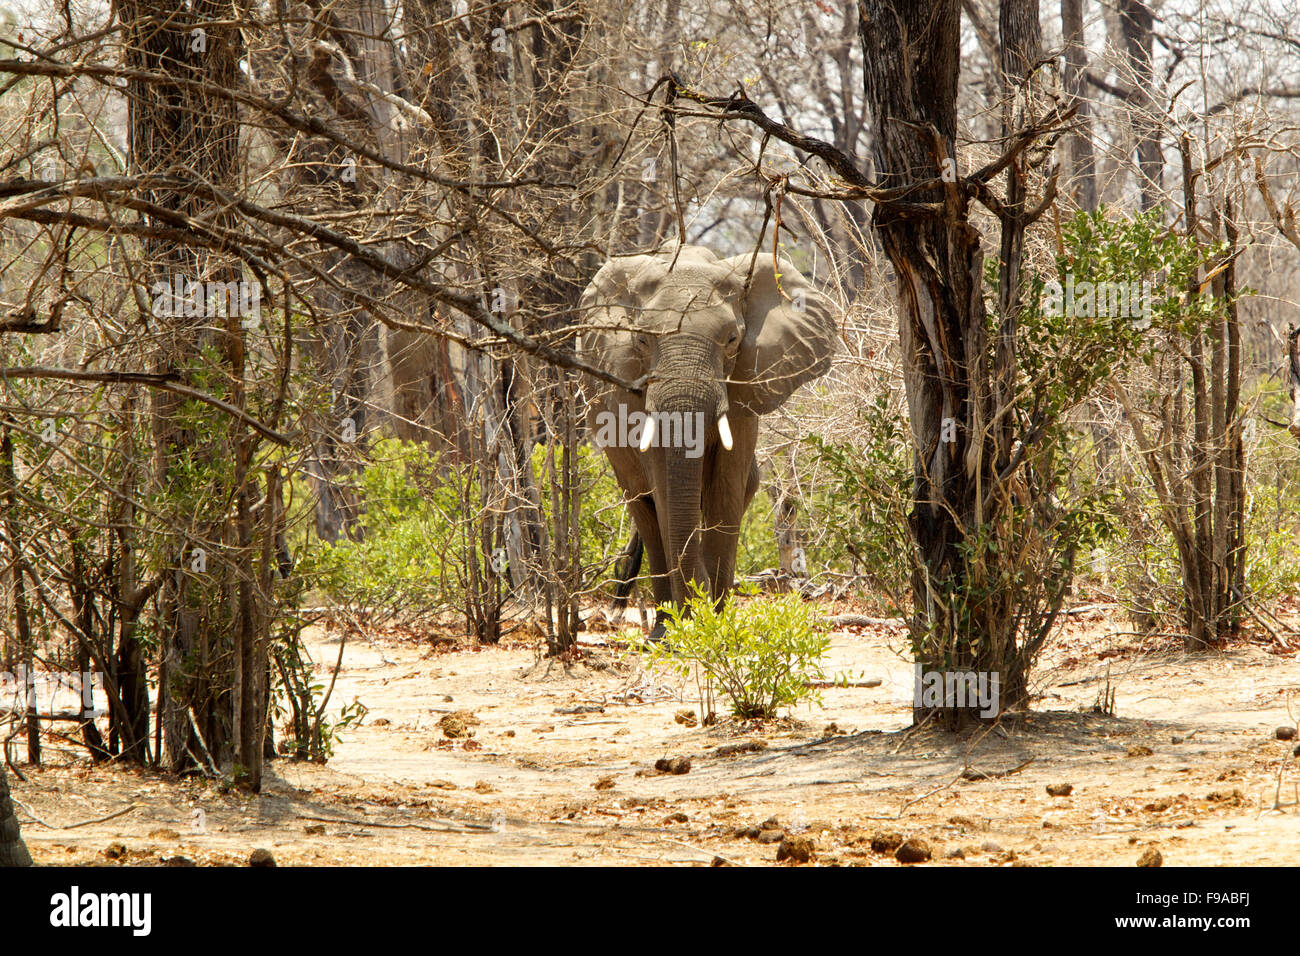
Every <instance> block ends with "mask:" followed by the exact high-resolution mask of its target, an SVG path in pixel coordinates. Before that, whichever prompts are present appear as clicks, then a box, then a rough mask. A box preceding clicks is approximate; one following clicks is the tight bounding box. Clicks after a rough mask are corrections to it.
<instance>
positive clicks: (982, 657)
mask: <svg viewBox="0 0 1300 956" xmlns="http://www.w3.org/2000/svg"><path fill="white" fill-rule="evenodd" d="M859 9H860V11H861V20H860V24H859V31H860V37H861V42H862V48H863V54H864V61H865V78H866V82H865V87H866V95H867V103H868V105H869V106H870V114H871V116H872V119H873V123H874V131H873V132H874V136H873V140H872V142H873V146H874V149H873V158H874V160H875V166H876V170H877V173H878V178H879V180H880V182H881V185H882V186H885V187H899V186H904V185H910V184H913V183H915V182H916V181H918V180H925V179H934V180H938V181H940V185H937V186H934V187H930V188H928V189H913V190H912V191H910V192H909V193H908V195H907V200H906V202H903V203H889V204H881V205H878V206H877V207H876V211H875V214H874V217H873V224H874V226H875V229H876V233H877V235H878V236H879V238H880V240H881V244H882V246H883V247H884V249H885V252H886V254H887V255H888V256H889V259H890V261H891V262H892V263H893V266H894V270H895V273H896V277H897V278H896V281H897V288H898V301H899V336H900V340H901V343H902V351H903V374H904V384H905V389H906V394H907V403H908V413H909V416H910V419H911V427H912V435H913V441H914V455H913V462H914V472H913V473H914V481H913V510H912V512H911V514H910V516H909V522H910V526H911V532H912V537H913V543H914V546H915V549H916V555H917V563H916V565H915V566H914V571H913V578H912V588H913V599H914V607H915V610H914V614H913V620H912V641H913V647H914V651H915V654H916V661H917V664H918V665H919V666H920V667H921V668H922V669H923V670H925V671H931V672H950V671H977V672H985V673H989V672H991V673H992V674H997V675H998V678H999V681H1000V691H1001V707H1002V709H1005V708H1006V707H1008V706H1016V705H1019V704H1020V703H1022V702H1023V700H1024V698H1025V696H1026V679H1027V671H1028V665H1029V661H1028V660H1027V659H1026V655H1025V654H1023V653H1021V652H1020V649H1018V648H1017V646H1016V640H1015V638H1016V633H1015V626H1014V624H1013V623H1012V622H1013V620H1014V617H1015V614H1014V613H1013V612H1014V608H1013V607H1012V604H1013V603H1014V600H1015V598H1016V595H1015V594H1014V593H1013V590H1012V589H1010V588H1008V587H1006V586H1005V585H1004V584H1000V583H999V569H1000V565H999V564H998V561H999V560H1001V558H1000V557H999V553H998V551H997V550H996V549H994V550H992V551H986V550H984V549H983V548H982V547H979V546H977V545H976V543H977V542H980V541H983V540H985V538H986V536H991V540H992V541H993V543H996V540H997V539H996V535H997V534H998V533H999V532H998V528H999V511H998V509H999V507H1000V504H1001V502H1002V500H1003V499H1004V498H1005V495H1006V493H1005V491H1004V490H1003V488H1002V485H1001V483H1000V481H999V475H998V471H997V469H996V464H997V462H998V459H999V458H1000V457H1001V458H1004V459H1005V457H1006V455H1007V451H1006V439H1007V435H1008V433H1006V432H1005V431H1004V430H1003V427H1002V426H1001V425H1000V424H995V423H996V421H997V419H996V414H995V413H996V411H997V408H998V401H999V399H998V396H997V394H995V391H1000V392H1001V396H1002V398H1001V400H1002V401H1003V402H1004V403H1005V402H1007V401H1009V400H1010V398H1009V396H1010V383H1011V375H1012V373H1013V371H1014V368H1015V342H1014V333H1015V325H1014V307H1015V299H1016V297H1015V296H1014V294H1010V293H1014V290H1015V287H1016V284H1015V282H1014V280H1013V279H1012V278H1011V277H1013V276H1014V275H1015V270H1017V269H1018V261H1009V262H1008V263H1006V264H1005V265H1006V266H1007V268H1004V270H1003V272H1004V274H1005V275H1007V276H1008V285H1007V289H1006V292H1007V293H1008V298H1007V301H1008V312H1007V313H1006V315H1005V316H1004V319H1005V320H1006V321H1004V322H1003V323H1002V325H1001V327H1000V329H999V342H998V343H997V353H996V356H995V357H992V358H991V356H990V343H989V341H988V333H987V331H986V330H987V328H988V325H987V322H986V315H985V308H984V298H983V290H982V283H983V255H982V253H981V250H980V236H979V233H978V232H976V231H975V229H974V228H973V227H972V225H971V224H970V219H969V210H968V207H967V196H966V194H965V192H964V191H963V190H962V189H961V187H960V186H959V185H958V184H957V183H956V182H954V181H953V177H951V176H944V173H945V172H946V171H947V169H946V167H948V165H949V163H955V141H956V135H957V118H956V96H957V77H958V58H959V39H960V37H959V25H960V13H959V4H958V2H957V0H940V2H938V3H935V4H914V3H905V2H902V0H893V2H891V0H863V2H862V3H861V4H860V6H859ZM1008 16H1009V17H1010V19H1009V20H1006V21H1005V28H1004V30H1005V32H1007V33H1009V34H1010V35H1011V36H1012V38H1013V40H1014V41H1015V44H1016V45H1015V46H1014V47H1012V48H1011V49H1010V50H1009V51H1008V57H1007V58H1006V62H1007V65H1008V67H1009V68H1010V69H1011V71H1013V73H1014V72H1018V73H1020V74H1021V75H1023V73H1024V72H1025V70H1026V69H1027V67H1028V66H1030V65H1032V63H1033V62H1034V60H1035V59H1036V57H1035V55H1034V42H1033V41H1034V40H1035V38H1036V31H1035V30H1034V29H1033V27H1035V26H1036V23H1037V20H1036V17H1034V16H1033V15H1032V11H1031V10H1030V9H1029V8H1028V7H1026V9H1023V10H1020V11H1008ZM1010 175H1011V176H1012V178H1013V182H1014V180H1015V178H1016V177H1018V176H1020V175H1022V173H1021V172H1019V171H1017V170H1015V169H1013V170H1012V171H1011V173H1010ZM1021 196H1023V193H1021ZM1011 214H1012V215H1013V216H1014V215H1018V213H1017V212H1016V211H1015V209H1014V207H1013V209H1012V212H1011ZM1012 239H1013V242H1012V243H1011V246H1010V248H1009V249H1004V252H1005V253H1006V254H1007V255H1008V256H1010V257H1011V259H1012V260H1015V259H1017V258H1018V256H1019V243H1018V241H1014V240H1015V237H1014V236H1013V237H1012ZM991 362H996V367H995V368H990V363H991ZM999 382H1000V387H999ZM972 546H975V547H972ZM936 712H937V713H938V714H939V716H940V718H941V719H942V720H944V721H946V722H948V723H949V725H950V726H955V725H957V724H959V723H961V722H963V721H965V720H967V719H969V718H970V717H971V716H972V715H973V714H974V712H975V708H973V707H970V706H967V707H964V708H963V707H952V706H941V707H938V708H932V707H929V706H921V702H920V701H918V702H917V704H916V706H915V708H914V715H915V717H916V719H918V720H919V719H921V718H923V717H924V716H927V715H929V714H931V713H936Z"/></svg>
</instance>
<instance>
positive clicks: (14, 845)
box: [0, 759, 32, 866]
mask: <svg viewBox="0 0 1300 956" xmlns="http://www.w3.org/2000/svg"><path fill="white" fill-rule="evenodd" d="M31 865H32V857H31V854H30V853H28V852H27V844H25V843H24V842H23V835H22V833H21V832H20V830H19V828H18V817H17V816H15V815H14V802H13V798H12V797H11V796H10V794H9V776H8V774H7V773H6V772H5V765H4V760H2V759H0V866H31Z"/></svg>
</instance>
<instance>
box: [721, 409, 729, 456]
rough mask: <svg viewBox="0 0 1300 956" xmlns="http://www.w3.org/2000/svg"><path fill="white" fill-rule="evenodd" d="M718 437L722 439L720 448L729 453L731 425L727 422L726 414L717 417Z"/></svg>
mask: <svg viewBox="0 0 1300 956" xmlns="http://www.w3.org/2000/svg"><path fill="white" fill-rule="evenodd" d="M718 436H719V437H720V438H721V439H722V447H723V448H725V449H727V451H731V424H730V423H729V422H728V421H727V413H726V412H723V413H722V414H721V415H719V416H718Z"/></svg>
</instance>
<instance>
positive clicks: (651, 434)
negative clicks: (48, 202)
mask: <svg viewBox="0 0 1300 956" xmlns="http://www.w3.org/2000/svg"><path fill="white" fill-rule="evenodd" d="M654 440H655V417H654V416H653V415H646V417H645V424H644V425H643V426H641V450H642V451H649V450H650V443H651V442H653V441H654Z"/></svg>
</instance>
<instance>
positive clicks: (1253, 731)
mask: <svg viewBox="0 0 1300 956" xmlns="http://www.w3.org/2000/svg"><path fill="white" fill-rule="evenodd" d="M1298 607H1300V604H1298V603H1297V602H1291V603H1290V604H1289V605H1284V606H1283V607H1280V608H1274V610H1275V611H1276V612H1277V613H1278V614H1279V615H1280V616H1281V618H1282V619H1283V620H1284V621H1285V622H1286V623H1287V625H1288V626H1290V627H1295V626H1296V625H1297V624H1298V623H1300V613H1297V608H1298ZM846 609H848V608H845V607H840V608H837V609H836V610H846ZM829 610H830V609H829V608H828V611H829ZM1126 630H1127V625H1126V624H1124V623H1122V621H1121V620H1120V619H1119V618H1111V617H1107V616H1106V615H1105V612H1103V611H1086V610H1085V611H1084V612H1083V613H1076V614H1073V615H1071V616H1070V617H1069V618H1068V620H1067V623H1066V624H1065V625H1064V626H1062V627H1061V628H1060V629H1059V633H1058V634H1057V635H1056V637H1055V638H1054V640H1053V641H1052V643H1051V645H1050V648H1049V650H1048V652H1047V653H1046V654H1045V655H1044V657H1043V660H1042V663H1041V666H1040V667H1039V669H1038V671H1037V672H1036V676H1037V689H1038V695H1037V696H1036V697H1035V700H1034V702H1033V709H1032V711H1031V712H1030V713H1029V714H1027V715H1025V716H1024V717H1023V719H1021V720H1019V721H1018V722H1012V721H1009V720H1004V721H1003V722H1001V723H1000V724H999V725H998V726H997V727H995V728H994V729H993V730H991V731H989V730H987V729H986V730H982V731H980V732H978V733H971V734H966V735H962V736H955V735H953V734H951V733H947V732H944V731H941V730H938V729H935V728H932V727H921V728H917V729H909V724H910V723H911V711H910V704H911V695H912V681H913V675H912V670H911V666H910V664H909V662H908V661H907V659H906V657H905V656H904V653H905V643H904V632H903V631H902V629H901V628H891V627H876V628H848V629H842V630H838V631H836V632H835V634H834V645H833V649H832V652H831V655H830V659H829V661H828V664H829V668H828V669H829V670H830V671H832V672H838V673H845V674H848V675H849V676H850V677H851V679H853V680H855V681H864V680H865V679H867V678H879V679H880V681H881V684H880V685H879V686H877V687H849V688H842V687H840V688H837V687H832V688H828V689H826V690H824V691H822V700H821V703H820V705H807V706H803V707H800V708H799V709H798V710H797V711H795V712H794V713H793V714H792V715H791V717H790V719H788V720H785V721H782V722H780V723H778V724H775V725H771V724H769V725H767V726H762V727H759V726H752V725H742V724H739V723H736V722H734V721H730V720H728V719H724V720H722V721H721V722H720V723H719V724H718V725H715V726H712V727H698V726H688V725H686V724H683V723H681V722H679V721H678V720H677V715H678V713H679V712H680V711H683V710H687V709H690V710H696V711H698V703H697V701H696V699H695V685H694V682H692V681H686V680H682V679H680V678H677V677H675V676H670V675H668V674H664V673H652V672H647V671H646V670H645V669H644V668H643V667H642V665H641V662H640V660H639V658H637V657H636V655H629V654H627V653H625V652H623V651H621V650H620V649H619V646H618V645H616V644H611V643H610V641H611V640H612V639H613V638H614V637H615V635H614V634H613V633H611V632H606V633H591V634H589V635H588V636H587V637H586V638H584V640H585V642H586V645H587V646H588V647H589V648H590V649H591V650H590V651H589V653H588V654H587V657H588V659H589V661H590V662H591V664H588V663H574V664H569V665H567V666H566V665H562V664H559V663H555V662H551V663H550V664H549V665H548V663H547V662H544V661H540V660H539V651H538V649H537V648H536V647H534V646H530V645H529V644H528V643H527V642H522V643H514V644H511V645H508V646H504V647H498V648H470V647H466V646H459V647H457V648H454V649H449V648H447V647H445V646H437V647H435V646H434V645H433V644H432V643H430V642H429V641H427V640H422V639H420V638H419V637H418V636H415V637H411V636H405V637H399V636H396V635H392V634H389V635H387V636H384V635H373V634H372V635H369V636H367V637H364V638H362V637H360V636H357V635H355V634H354V635H352V636H351V637H349V638H348V639H347V642H346V645H345V647H344V653H343V657H342V668H341V670H340V671H339V674H338V679H337V686H336V687H335V689H334V692H333V697H332V702H331V708H332V709H337V707H338V706H340V705H342V704H345V703H349V702H351V701H353V700H354V699H359V700H360V701H361V702H362V703H363V704H364V705H365V706H366V707H367V708H368V709H369V710H368V713H367V715H366V718H365V720H364V721H363V722H362V724H361V725H360V726H359V727H353V728H350V729H348V730H346V731H344V732H343V734H342V739H341V741H340V742H339V744H338V746H337V749H336V752H335V755H334V757H333V759H331V760H330V761H329V763H328V764H327V765H325V766H319V765H315V764H309V763H294V762H290V761H288V760H283V759H281V760H276V761H273V762H272V764H271V765H270V771H269V780H268V782H267V785H266V787H265V792H263V793H262V794H261V795H258V796H253V795H247V794H241V793H238V792H222V791H221V788H219V787H217V786H216V785H214V784H213V783H210V782H206V781H203V780H201V779H199V778H191V779H188V780H180V781H177V780H174V779H171V778H167V777H164V776H159V775H156V774H152V773H146V772H140V771H132V770H125V769H113V768H91V767H90V766H89V764H88V763H86V762H85V761H84V760H82V759H81V758H79V757H77V756H76V755H75V752H74V751H71V750H69V751H67V752H66V762H65V763H64V764H63V765H62V766H53V767H48V768H46V769H42V770H39V771H36V770H31V769H26V771H25V772H26V775H27V780H26V781H21V780H16V779H14V778H13V774H12V773H11V775H10V779H11V782H12V783H13V786H14V792H15V796H16V797H17V798H18V800H19V801H21V804H22V809H20V812H19V817H20V819H21V821H22V823H23V826H24V832H25V836H26V838H27V840H28V844H29V846H30V848H31V851H32V855H33V856H34V857H35V859H36V860H37V862H38V863H61V864H108V865H123V864H132V865H157V864H159V863H161V862H162V861H163V860H166V859H172V858H175V857H184V858H185V859H187V860H190V861H193V862H195V863H198V864H244V863H245V862H246V861H247V860H248V857H249V854H250V852H251V851H252V850H253V849H255V848H266V849H268V850H270V851H271V853H272V854H273V855H274V857H275V859H276V860H277V862H278V863H279V864H281V865H286V864H299V865H312V864H346V865H401V864H450V865H456V864H473V865H500V864H514V865H527V864H553V865H575V864H596V865H601V864H633V865H635V864H661V865H679V866H690V865H697V866H707V865H711V864H713V865H719V864H721V863H730V864H741V865H774V864H775V863H776V862H777V859H776V858H777V853H778V847H779V844H778V843H776V842H767V841H769V840H773V839H776V837H775V836H773V834H772V833H771V832H770V831H769V833H767V834H764V835H763V836H762V837H761V838H756V837H755V832H754V829H753V828H758V827H760V825H761V824H762V823H763V822H764V821H766V820H768V819H769V818H776V821H777V822H778V824H779V826H780V827H781V828H783V829H785V830H787V831H789V832H790V833H792V834H795V835H799V836H802V837H807V838H811V839H812V841H813V842H814V844H815V847H816V857H815V860H814V862H816V863H819V864H840V865H869V866H897V865H900V864H899V863H898V862H897V860H896V859H895V856H894V854H893V853H892V852H875V851H873V849H872V837H873V836H874V835H877V834H879V835H884V834H887V833H891V832H892V833H896V834H897V835H898V836H901V837H905V838H913V837H915V838H919V839H921V840H924V841H926V842H927V843H928V844H929V846H930V849H931V852H932V855H933V859H932V861H931V862H930V863H929V864H926V865H936V866H937V865H944V866H987V865H1020V864H1031V865H1036V866H1041V865H1079V864H1082V865H1118V866H1133V865H1134V864H1135V863H1136V862H1137V860H1138V859H1139V857H1141V856H1142V855H1143V854H1144V853H1145V852H1146V851H1147V850H1149V849H1151V848H1155V849H1157V850H1158V851H1159V852H1160V854H1161V856H1162V858H1163V861H1164V865H1166V866H1177V865H1189V864H1237V865H1279V864H1292V865H1294V864H1297V863H1300V808H1297V805H1296V801H1297V791H1298V790H1300V768H1298V767H1297V760H1296V759H1295V758H1293V757H1291V752H1292V747H1293V746H1294V742H1292V743H1285V742H1283V741H1280V740H1278V739H1275V728H1277V727H1278V726H1279V725H1291V726H1294V725H1295V723H1296V719H1297V718H1300V656H1298V655H1297V653H1296V651H1295V650H1293V649H1288V648H1286V647H1284V646H1279V644H1278V642H1277V641H1275V640H1274V639H1273V638H1272V637H1270V636H1269V635H1268V634H1266V633H1263V632H1262V631H1257V632H1255V633H1253V634H1250V635H1247V636H1246V637H1244V638H1243V639H1242V640H1240V641H1239V642H1237V643H1234V644H1233V645H1231V646H1229V647H1226V648H1223V649H1221V650H1216V651H1213V652H1210V653H1206V654H1200V655H1195V656H1193V655H1187V654H1185V653H1183V652H1182V651H1181V650H1180V649H1179V646H1178V643H1177V641H1175V640H1170V639H1167V638H1150V637H1148V638H1140V637H1136V636H1133V635H1131V634H1126V633H1122V632H1124V631H1126ZM1283 633H1284V634H1285V632H1283ZM310 637H311V642H312V652H313V656H314V658H315V659H316V660H317V661H320V662H322V663H321V664H320V665H319V672H320V675H321V676H322V677H323V678H325V679H328V677H329V676H330V674H331V673H332V671H333V667H334V661H335V660H336V659H337V657H338V653H339V633H338V632H337V631H333V632H326V631H324V630H315V631H312V632H310ZM1289 640H1290V642H1291V648H1296V647H1300V637H1297V636H1295V635H1291V636H1290V637H1289ZM592 665H594V666H592ZM1107 686H1109V687H1110V688H1111V689H1112V690H1113V691H1114V693H1115V713H1116V716H1106V715H1103V714H1100V713H1097V712H1094V708H1095V705H1096V704H1097V702H1098V701H1099V700H1100V699H1102V698H1103V697H1104V695H1105V689H1106V687H1107ZM453 714H456V715H460V717H461V718H462V719H463V722H464V723H465V724H467V725H468V726H467V728H466V729H467V731H468V732H472V734H473V736H470V737H464V736H461V737H448V736H447V734H446V732H445V730H446V729H450V730H451V731H452V732H453V733H454V732H456V731H457V730H458V729H459V728H458V727H457V726H456V721H455V720H453V721H444V718H446V717H448V716H449V715H453ZM467 715H472V716H469V717H468V719H464V718H466V717H467ZM440 721H441V722H443V723H442V724H441V725H440ZM736 744H742V745H748V747H743V746H742V747H740V748H736V747H733V746H732V745H736ZM727 748H731V752H729V751H728V749H727ZM736 750H739V751H741V752H735V751H736ZM55 756H56V759H57V756H58V755H57V754H55ZM664 757H689V758H690V770H689V772H687V773H685V774H668V773H659V772H657V771H656V770H655V769H654V765H655V762H656V761H657V760H659V759H660V758H664ZM20 769H22V768H21V767H20ZM1279 779H1280V780H1281V785H1280V789H1279ZM1056 784H1071V785H1072V787H1073V790H1072V792H1071V793H1070V795H1068V796H1051V795H1049V794H1048V792H1047V787H1048V785H1056ZM1279 793H1280V798H1279ZM1279 799H1280V803H1281V804H1282V806H1281V808H1280V809H1278V808H1277V806H1276V804H1277V803H1278V802H1279ZM128 808H132V809H129V810H128ZM121 810H128V812H125V813H123V814H121V815H119V816H115V817H114V818H112V819H110V820H105V821H102V822H96V823H90V824H88V825H77V824H83V823H84V822H85V821H88V820H95V819H97V818H101V817H103V816H106V815H108V814H112V813H116V812H118V811H121ZM198 811H202V812H201V813H199V812H198ZM36 819H39V820H40V821H41V822H39V823H38V822H36ZM69 825H72V826H71V828H68V827H69ZM886 842H887V843H892V842H893V841H886ZM877 848H878V849H879V848H880V844H879V843H878V844H877ZM958 850H960V851H961V854H962V855H961V856H956V855H950V854H955V853H956V851H958ZM787 865H788V864H787Z"/></svg>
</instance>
